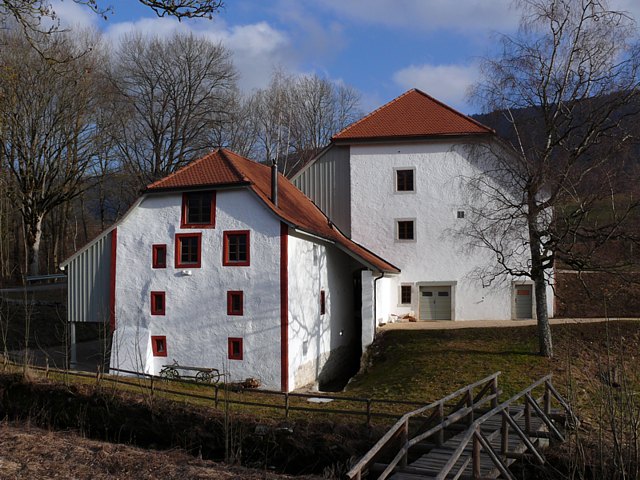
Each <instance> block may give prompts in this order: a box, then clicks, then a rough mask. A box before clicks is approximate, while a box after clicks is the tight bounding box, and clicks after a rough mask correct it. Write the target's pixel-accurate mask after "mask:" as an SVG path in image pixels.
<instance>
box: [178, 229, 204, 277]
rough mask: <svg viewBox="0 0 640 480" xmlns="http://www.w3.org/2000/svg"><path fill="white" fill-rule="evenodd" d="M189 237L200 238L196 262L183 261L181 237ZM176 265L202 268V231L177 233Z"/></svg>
mask: <svg viewBox="0 0 640 480" xmlns="http://www.w3.org/2000/svg"><path fill="white" fill-rule="evenodd" d="M187 237H196V238H197V239H198V261H197V262H196V263H182V262H181V260H180V258H181V249H180V239H181V238H187ZM175 251H176V253H175V266H176V268H200V265H201V263H202V233H201V232H198V233H176V245H175Z"/></svg>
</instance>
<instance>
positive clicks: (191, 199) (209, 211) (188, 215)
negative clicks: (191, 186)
mask: <svg viewBox="0 0 640 480" xmlns="http://www.w3.org/2000/svg"><path fill="white" fill-rule="evenodd" d="M214 223H215V192H189V193H185V194H184V195H183V196H182V221H181V222H180V226H181V227H182V228H211V227H213V226H214Z"/></svg>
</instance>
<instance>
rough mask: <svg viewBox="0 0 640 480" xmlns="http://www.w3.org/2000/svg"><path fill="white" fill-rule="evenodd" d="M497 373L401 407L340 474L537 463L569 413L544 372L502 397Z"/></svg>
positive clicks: (435, 474)
mask: <svg viewBox="0 0 640 480" xmlns="http://www.w3.org/2000/svg"><path fill="white" fill-rule="evenodd" d="M499 375H500V372H497V373H494V374H493V375H490V376H489V377H487V378H484V379H482V380H480V381H478V382H476V383H473V384H470V385H467V386H466V387H464V388H462V389H460V390H458V391H456V392H454V393H452V394H450V395H448V396H446V397H444V398H443V399H440V400H438V401H437V402H434V403H432V404H430V405H427V406H425V407H421V408H419V409H417V410H414V411H412V412H409V413H406V414H405V415H403V416H402V418H400V420H398V422H397V423H396V424H395V425H394V426H393V427H392V428H391V429H390V430H389V431H388V432H387V433H386V434H385V435H384V436H383V437H382V438H381V439H380V440H379V441H378V443H376V445H374V447H373V448H372V449H371V450H370V451H369V452H368V453H367V454H366V455H365V456H364V457H363V458H362V459H361V460H360V461H359V462H358V463H357V464H356V465H355V466H354V467H353V468H352V469H351V470H350V471H349V472H348V473H347V478H349V479H357V480H360V479H365V478H370V479H386V478H391V479H394V480H418V479H438V480H444V479H449V478H452V479H475V480H479V479H490V478H505V479H513V476H512V475H511V473H510V472H509V466H510V465H511V464H512V463H514V462H516V461H518V460H520V459H523V458H525V457H526V458H528V459H530V460H532V461H534V462H537V463H540V464H543V463H544V461H545V460H544V456H543V454H542V449H543V448H544V447H545V446H547V445H548V444H549V442H550V441H557V442H563V441H564V435H563V429H564V425H565V424H566V422H567V420H568V419H571V420H574V421H575V417H574V416H573V413H572V412H571V409H570V407H569V405H568V403H567V402H566V401H565V400H564V399H563V398H562V396H561V395H560V394H559V393H558V392H557V390H556V389H555V388H554V387H553V385H552V383H551V375H548V376H546V377H544V378H542V379H540V380H538V381H537V382H535V383H533V384H531V385H530V386H528V387H527V388H525V389H524V390H522V391H521V392H520V393H518V394H517V395H514V396H513V397H511V398H510V399H508V400H506V401H504V402H500V401H499V396H500V390H499V388H498V376H499ZM538 394H541V395H540V396H538V397H536V395H538ZM553 404H557V405H558V406H559V407H560V408H553Z"/></svg>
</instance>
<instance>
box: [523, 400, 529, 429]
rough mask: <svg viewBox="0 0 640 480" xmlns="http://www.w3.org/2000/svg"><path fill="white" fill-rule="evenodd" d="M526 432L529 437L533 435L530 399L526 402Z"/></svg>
mask: <svg viewBox="0 0 640 480" xmlns="http://www.w3.org/2000/svg"><path fill="white" fill-rule="evenodd" d="M524 431H525V432H526V433H527V435H529V434H530V433H531V404H530V403H529V399H528V398H525V400H524Z"/></svg>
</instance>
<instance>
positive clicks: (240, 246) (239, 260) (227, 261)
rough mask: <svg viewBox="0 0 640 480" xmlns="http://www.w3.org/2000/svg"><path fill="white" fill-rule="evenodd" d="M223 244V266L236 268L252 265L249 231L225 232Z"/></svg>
mask: <svg viewBox="0 0 640 480" xmlns="http://www.w3.org/2000/svg"><path fill="white" fill-rule="evenodd" d="M223 243H224V245H223V258H222V264H223V265H225V266H236V267H246V266H248V265H250V260H251V255H250V250H249V249H250V245H249V231H248V230H242V231H230V232H224V236H223Z"/></svg>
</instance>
